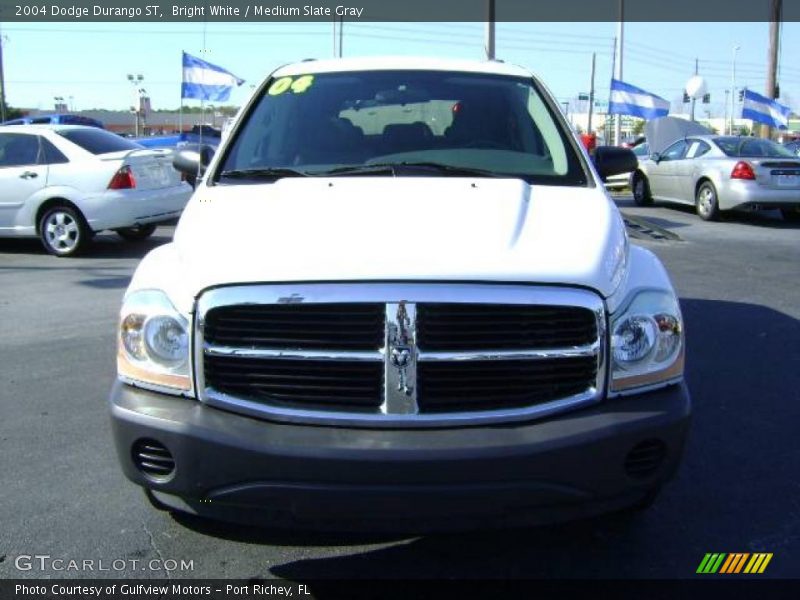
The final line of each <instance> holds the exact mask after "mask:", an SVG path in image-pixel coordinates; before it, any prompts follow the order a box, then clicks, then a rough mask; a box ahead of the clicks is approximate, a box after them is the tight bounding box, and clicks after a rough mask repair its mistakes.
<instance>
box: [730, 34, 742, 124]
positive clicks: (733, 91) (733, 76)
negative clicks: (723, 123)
mask: <svg viewBox="0 0 800 600" xmlns="http://www.w3.org/2000/svg"><path fill="white" fill-rule="evenodd" d="M739 48H740V47H739V46H734V47H733V73H732V74H731V131H730V134H731V135H733V123H734V119H735V118H736V53H737V52H738V51H739Z"/></svg>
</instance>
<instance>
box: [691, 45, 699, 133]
mask: <svg viewBox="0 0 800 600" xmlns="http://www.w3.org/2000/svg"><path fill="white" fill-rule="evenodd" d="M698 65H699V61H698V60H697V59H696V58H695V59H694V74H695V75H699V66H698ZM696 100H697V98H695V97H694V95H693V96H692V119H691V120H692V121H694V103H695V102H696Z"/></svg>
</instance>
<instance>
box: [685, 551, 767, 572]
mask: <svg viewBox="0 0 800 600" xmlns="http://www.w3.org/2000/svg"><path fill="white" fill-rule="evenodd" d="M748 559H749V560H748ZM771 560H772V553H771V552H770V553H767V552H757V553H755V554H752V555H751V554H750V553H749V552H733V553H731V554H727V553H724V552H709V553H707V554H706V555H705V556H704V557H703V560H702V561H701V562H700V566H699V567H697V573H704V574H706V573H711V574H713V573H724V574H735V573H742V572H744V573H750V574H755V573H763V572H764V570H765V569H766V568H767V565H768V564H769V562H770V561H771ZM745 564H746V565H747V566H745ZM742 569H744V571H742Z"/></svg>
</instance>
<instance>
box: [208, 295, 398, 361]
mask: <svg viewBox="0 0 800 600" xmlns="http://www.w3.org/2000/svg"><path fill="white" fill-rule="evenodd" d="M383 312H384V309H383V305H382V304H356V303H348V304H343V303H340V304H272V305H270V304H260V305H238V306H222V307H219V308H215V309H212V310H210V311H209V312H208V314H207V315H206V324H205V339H206V341H207V342H209V343H211V344H218V345H221V346H248V347H254V348H259V347H263V348H281V349H289V350H302V349H306V350H377V349H378V348H380V347H381V346H382V345H383Z"/></svg>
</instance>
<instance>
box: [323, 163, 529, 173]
mask: <svg viewBox="0 0 800 600" xmlns="http://www.w3.org/2000/svg"><path fill="white" fill-rule="evenodd" d="M404 170H405V171H415V170H423V171H433V172H436V173H445V174H448V175H475V176H478V177H518V176H517V175H512V174H503V173H495V172H494V171H488V170H486V169H477V168H473V167H459V166H456V165H447V164H443V163H437V162H422V161H421V162H412V161H401V162H395V163H372V164H366V165H350V166H346V167H337V168H335V169H330V170H328V171H314V172H313V173H309V174H310V175H320V176H330V175H379V174H388V175H394V176H397V174H398V173H399V172H401V171H404Z"/></svg>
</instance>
